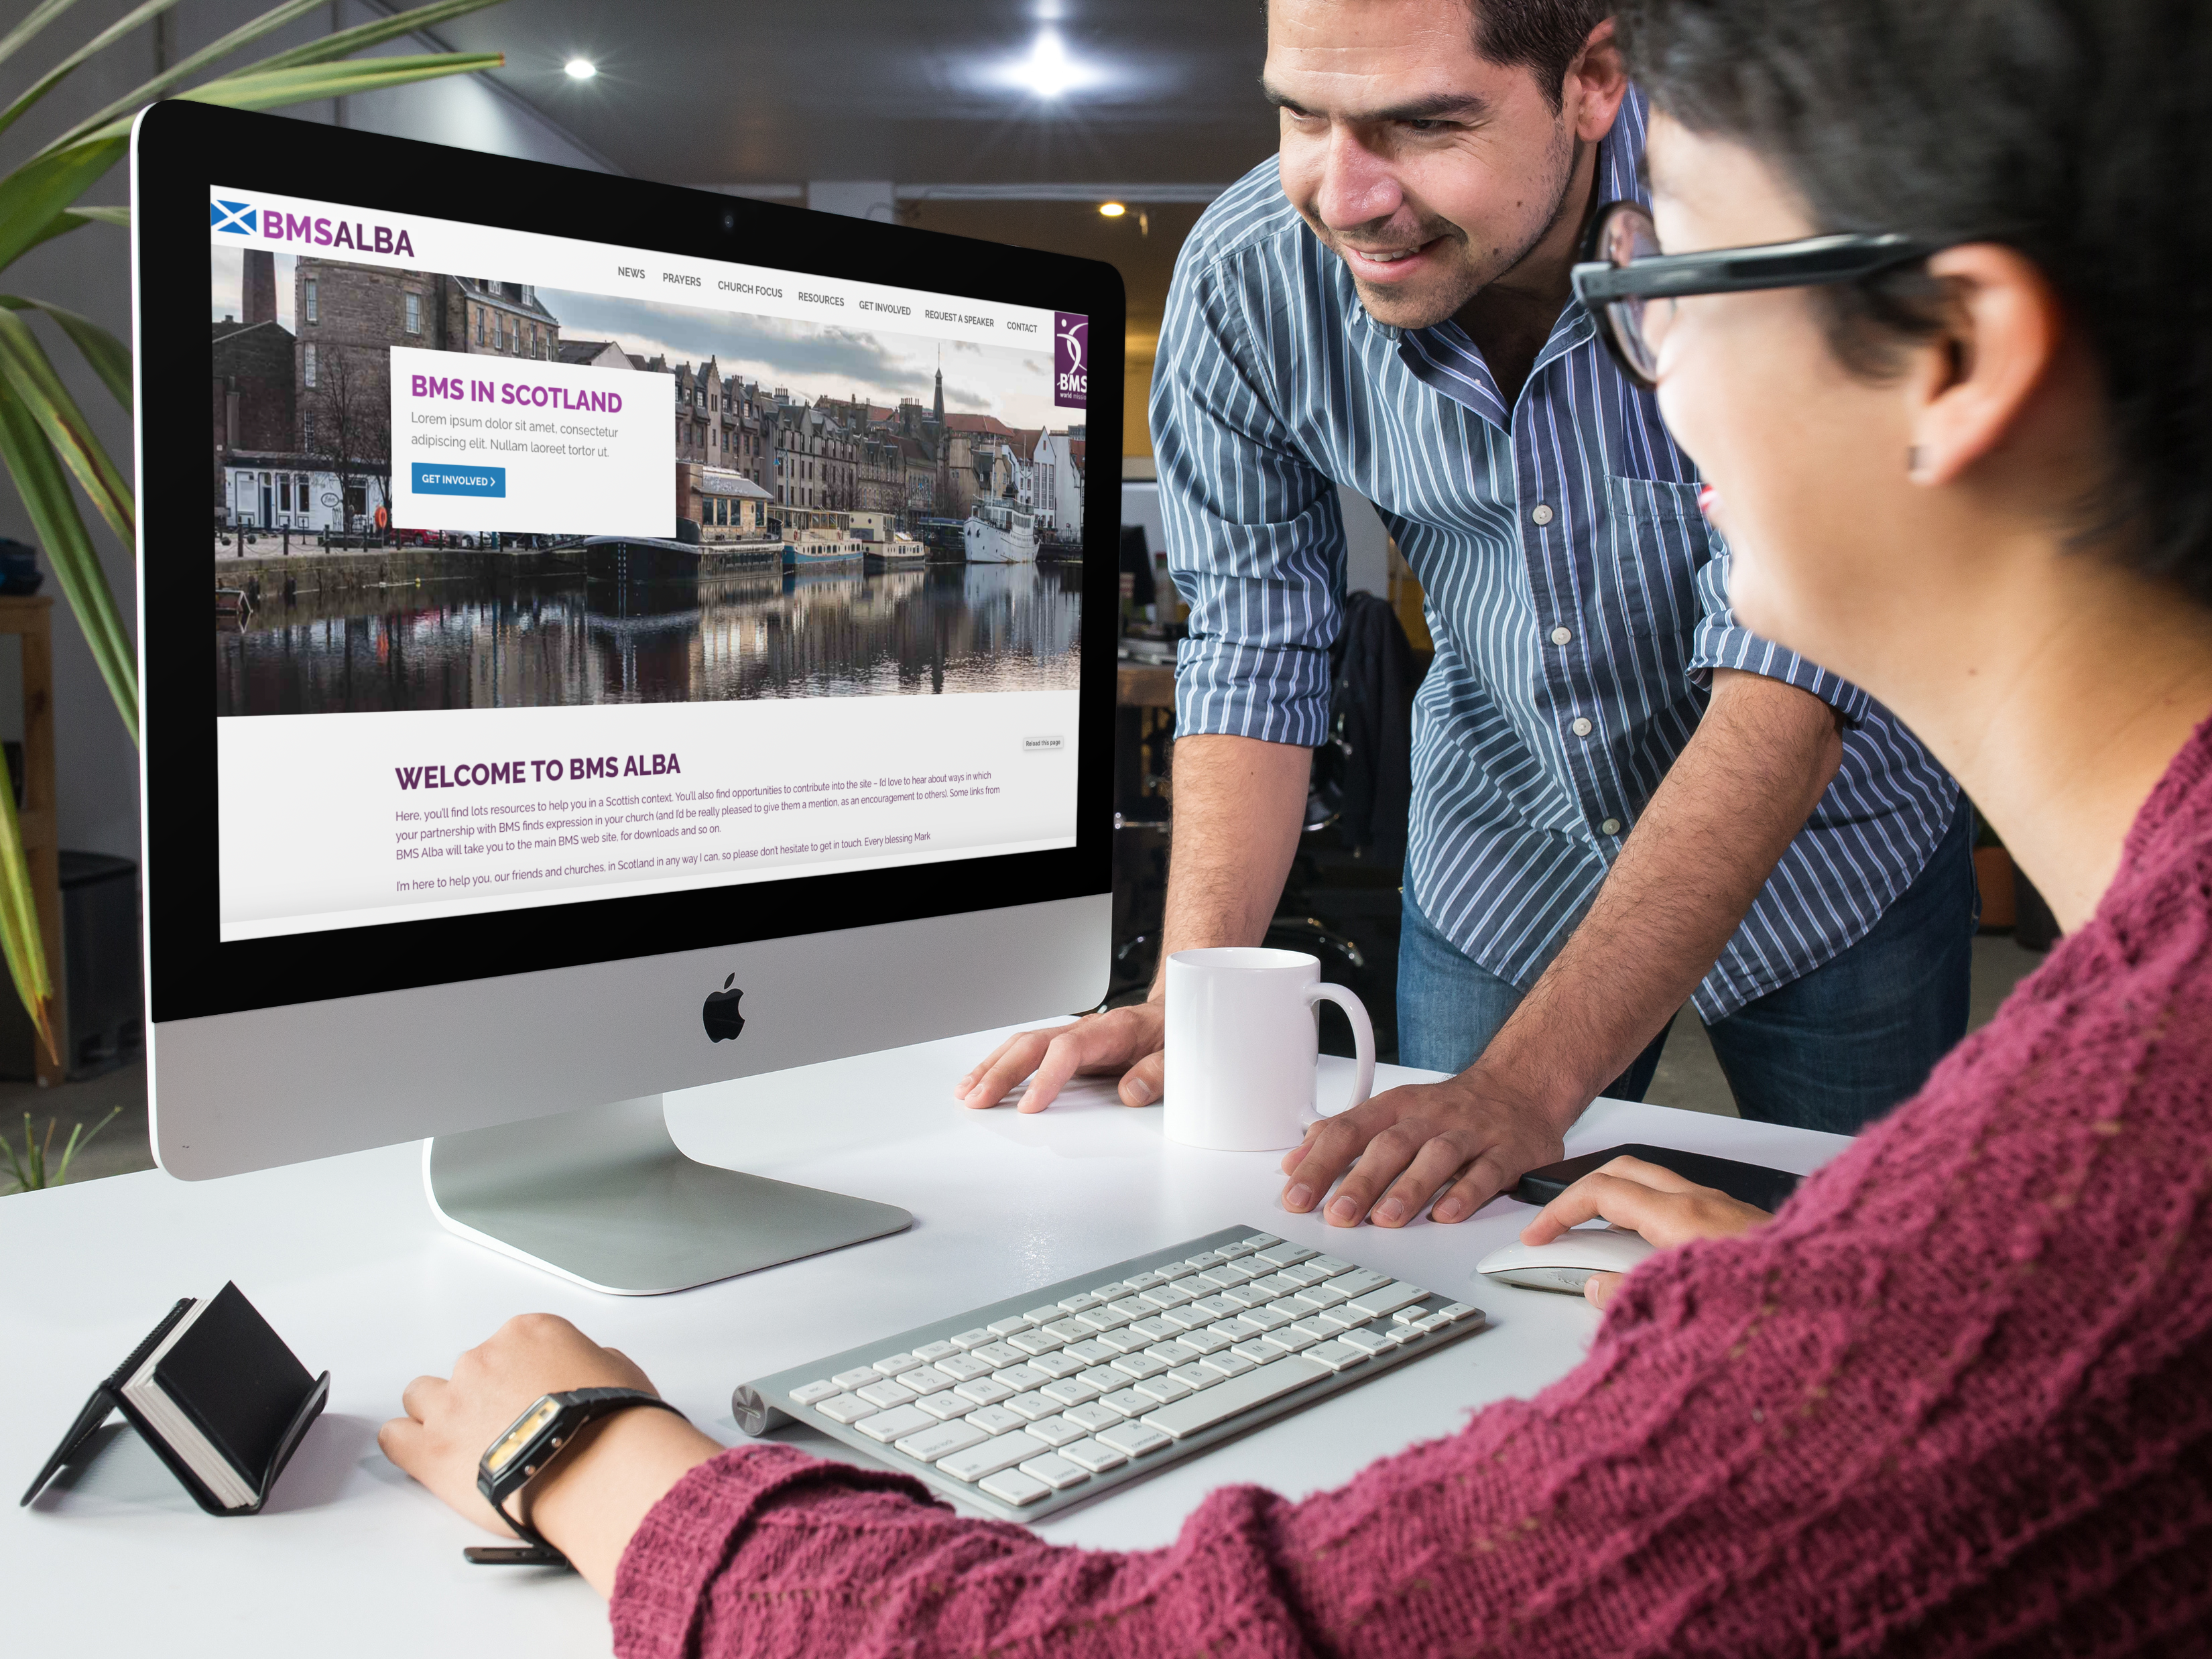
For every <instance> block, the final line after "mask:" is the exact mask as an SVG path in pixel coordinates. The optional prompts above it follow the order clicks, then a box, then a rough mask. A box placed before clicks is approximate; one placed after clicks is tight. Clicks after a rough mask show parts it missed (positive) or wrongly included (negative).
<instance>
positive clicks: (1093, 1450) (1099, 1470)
mask: <svg viewBox="0 0 2212 1659" xmlns="http://www.w3.org/2000/svg"><path fill="white" fill-rule="evenodd" d="M1060 1455H1061V1456H1062V1457H1065V1458H1066V1460H1067V1461H1068V1462H1071V1463H1073V1464H1074V1465H1075V1466H1076V1467H1077V1468H1082V1469H1088V1470H1090V1471H1091V1474H1105V1473H1106V1471H1107V1470H1109V1469H1118V1468H1121V1465H1122V1464H1124V1463H1126V1462H1128V1461H1129V1460H1128V1459H1127V1458H1126V1457H1124V1456H1122V1455H1121V1453H1119V1452H1117V1451H1115V1449H1113V1448H1112V1447H1110V1446H1102V1445H1100V1444H1099V1443H1097V1441H1096V1440H1071V1441H1069V1442H1068V1443H1067V1444H1066V1445H1065V1446H1062V1447H1061V1448H1060Z"/></svg>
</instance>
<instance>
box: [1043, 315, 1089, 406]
mask: <svg viewBox="0 0 2212 1659" xmlns="http://www.w3.org/2000/svg"><path fill="white" fill-rule="evenodd" d="M1090 392H1091V319H1090V318H1088V317H1086V316H1084V315H1083V314H1082V313H1079V312H1073V311H1055V312H1054V313H1053V314H1052V401H1053V403H1054V405H1055V406H1056V407H1058V408H1060V409H1081V408H1083V407H1084V405H1085V401H1086V400H1087V398H1089V395H1090Z"/></svg>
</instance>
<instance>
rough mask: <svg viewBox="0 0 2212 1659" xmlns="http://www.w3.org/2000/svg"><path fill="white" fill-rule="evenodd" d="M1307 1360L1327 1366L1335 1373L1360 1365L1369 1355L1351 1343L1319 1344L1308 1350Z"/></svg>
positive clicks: (1306, 1353)
mask: <svg viewBox="0 0 2212 1659" xmlns="http://www.w3.org/2000/svg"><path fill="white" fill-rule="evenodd" d="M1305 1358H1308V1359H1310V1360H1313V1361H1315V1362H1316V1363H1317V1364H1323V1365H1326V1366H1328V1368H1329V1370H1333V1371H1342V1370H1351V1369H1352V1366H1354V1365H1357V1364H1360V1363H1362V1362H1363V1361H1364V1360H1365V1359H1366V1358H1367V1355H1366V1354H1365V1353H1364V1352H1363V1351H1361V1350H1360V1349H1358V1348H1355V1347H1353V1346H1352V1345H1351V1344H1350V1343H1349V1342H1317V1343H1316V1344H1315V1345H1314V1346H1312V1347H1310V1348H1308V1349H1307V1350H1306V1352H1305Z"/></svg>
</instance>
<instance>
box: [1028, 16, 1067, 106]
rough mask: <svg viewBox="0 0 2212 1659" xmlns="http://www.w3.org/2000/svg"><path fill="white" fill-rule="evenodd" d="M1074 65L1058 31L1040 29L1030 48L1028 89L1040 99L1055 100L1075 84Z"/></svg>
mask: <svg viewBox="0 0 2212 1659" xmlns="http://www.w3.org/2000/svg"><path fill="white" fill-rule="evenodd" d="M1075 78H1076V77H1075V72H1074V65H1073V64H1070V63H1069V62H1068V61H1067V48H1066V46H1063V45H1062V44H1061V43H1060V31H1059V30H1058V29H1041V30H1039V31H1038V33H1037V38H1036V45H1035V46H1031V47H1030V89H1031V90H1032V91H1034V92H1035V93H1036V95H1037V96H1038V97H1040V98H1057V97H1059V96H1060V94H1063V93H1065V92H1066V90H1067V89H1068V88H1069V87H1071V86H1073V85H1074V84H1075Z"/></svg>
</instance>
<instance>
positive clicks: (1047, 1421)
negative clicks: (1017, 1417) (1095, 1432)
mask: <svg viewBox="0 0 2212 1659" xmlns="http://www.w3.org/2000/svg"><path fill="white" fill-rule="evenodd" d="M1077 1409H1078V1410H1080V1409H1081V1407H1077ZM1023 1432H1024V1433H1025V1434H1027V1435H1028V1436H1029V1437H1030V1439H1032V1440H1041V1441H1042V1442H1043V1443H1045V1444H1046V1445H1048V1446H1065V1445H1066V1444H1067V1443H1068V1442H1069V1441H1071V1440H1080V1439H1082V1438H1083V1437H1084V1436H1085V1435H1086V1434H1089V1433H1090V1432H1091V1431H1090V1430H1088V1429H1086V1428H1085V1427H1084V1426H1083V1425H1081V1424H1080V1423H1072V1422H1070V1421H1069V1420H1068V1419H1066V1418H1065V1417H1040V1418H1039V1419H1037V1420H1036V1422H1034V1423H1032V1424H1030V1425H1029V1427H1028V1428H1027V1429H1025V1430H1024V1431H1023Z"/></svg>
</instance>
